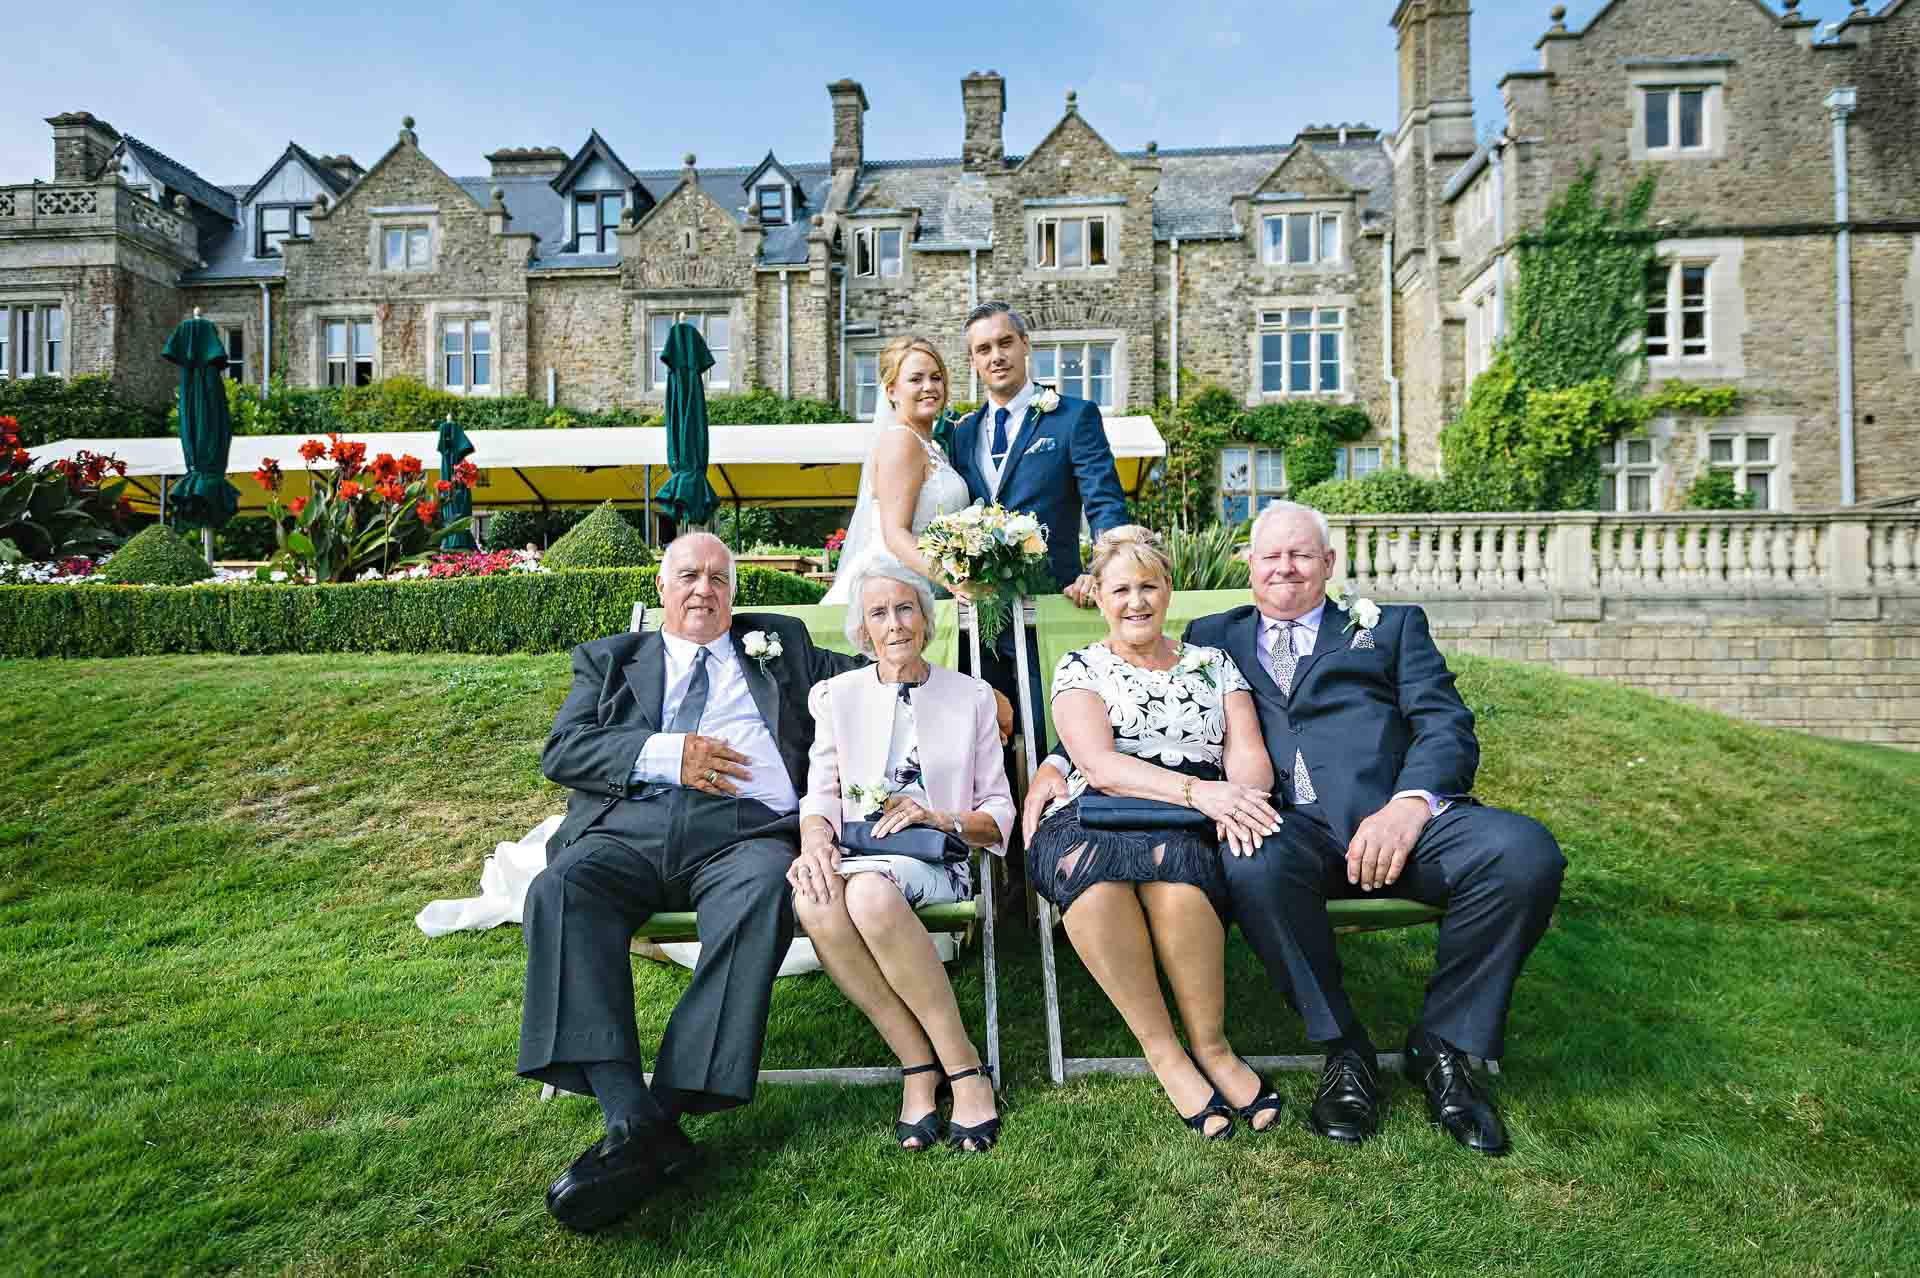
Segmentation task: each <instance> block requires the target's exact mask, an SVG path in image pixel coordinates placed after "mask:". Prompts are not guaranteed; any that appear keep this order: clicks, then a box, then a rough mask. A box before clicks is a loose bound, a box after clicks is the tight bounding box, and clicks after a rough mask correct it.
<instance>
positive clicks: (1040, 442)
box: [954, 302, 1127, 750]
mask: <svg viewBox="0 0 1920 1278" xmlns="http://www.w3.org/2000/svg"><path fill="white" fill-rule="evenodd" d="M965 332H966V340H967V358H968V359H970V360H972V361H973V371H974V372H975V373H977V374H979V376H980V381H981V383H982V384H983V385H984V386H985V387H986V388H987V398H986V402H985V403H983V404H982V405H981V406H980V409H979V411H978V412H974V413H970V414H968V415H967V416H966V417H965V418H964V419H962V420H961V422H960V425H959V427H958V429H957V430H956V431H955V432H954V469H956V470H958V471H959V472H960V474H961V476H962V477H963V478H964V479H965V480H966V481H967V490H968V491H969V492H971V493H972V494H973V496H974V497H975V498H977V499H980V500H982V501H987V502H997V503H998V504H1000V505H1002V506H1004V507H1006V508H1007V509H1008V510H1012V511H1024V512H1025V513H1027V514H1030V515H1033V516H1034V517H1035V518H1036V519H1038V520H1039V521H1040V522H1041V524H1043V525H1044V526H1045V527H1046V530H1047V561H1048V567H1049V568H1050V569H1051V570H1052V573H1053V584H1054V586H1055V587H1056V588H1057V589H1059V590H1060V591H1061V592H1062V593H1064V594H1065V595H1066V596H1067V598H1069V599H1071V600H1073V601H1074V603H1076V604H1078V605H1080V606H1081V607H1083V608H1090V607H1092V606H1093V579H1092V577H1090V576H1088V575H1087V574H1085V573H1083V572H1081V571H1080V512H1081V508H1082V507H1083V506H1084V507H1085V509H1086V516H1087V522H1088V523H1089V524H1091V525H1092V526H1093V535H1094V536H1095V537H1098V536H1099V535H1100V534H1101V533H1103V532H1105V531H1106V530H1107V529H1109V528H1114V527H1117V526H1119V525H1120V524H1124V523H1126V522H1127V499H1126V494H1125V493H1124V492H1123V491H1122V490H1121V488H1120V476H1119V474H1118V473H1116V472H1115V470H1114V468H1113V450H1112V449H1111V448H1109V447H1108V446H1107V429H1106V426H1105V425H1104V424H1103V423H1102V422H1101V420H1100V409H1099V407H1098V406H1097V405H1094V404H1091V403H1089V402H1087V401H1086V400H1084V399H1074V398H1073V397H1071V396H1068V395H1062V394H1060V393H1059V392H1058V391H1056V390H1054V389H1053V388H1052V387H1037V386H1035V385H1034V384H1033V382H1032V381H1031V380H1030V379H1029V378H1028V376H1027V361H1028V359H1029V357H1031V355H1032V354H1033V346H1032V344H1031V343H1030V342H1029V341H1028V340H1027V325H1026V321H1025V320H1023V319H1021V318H1020V312H1018V311H1016V310H1014V309H1013V307H1011V306H1009V305H1007V304H1006V303H1005V302H986V303H983V304H982V305H980V306H976V307H975V308H974V309H973V312H972V313H971V314H969V315H968V316H967V322H966V329H965ZM963 651H964V649H963ZM981 664H982V665H984V666H985V667H986V668H985V669H984V670H981V671H977V672H975V673H977V674H979V675H980V676H981V677H982V678H984V679H985V680H986V681H987V682H988V683H990V684H992V685H993V686H994V688H996V689H998V690H999V691H1000V692H1001V693H1003V694H1005V695H1006V697H1007V698H1008V699H1009V700H1011V701H1013V702H1015V703H1016V704H1018V702H1019V700H1020V694H1019V692H1018V682H1017V679H1016V671H1017V667H1016V666H1015V664H1014V655H1013V627H1011V626H1009V627H1007V628H1006V629H1005V630H1003V631H1001V632H1000V638H999V641H998V642H997V643H996V644H995V645H994V647H993V648H992V649H991V650H989V651H987V652H984V653H982V654H981ZM1039 667H1040V656H1039V648H1038V646H1037V645H1036V644H1035V642H1034V632H1033V630H1032V628H1031V627H1029V628H1028V630H1027V669H1028V672H1029V684H1028V686H1029V688H1030V689H1031V692H1032V696H1033V712H1034V714H1035V715H1036V716H1040V717H1041V718H1042V719H1043V720H1044V709H1045V704H1046V703H1045V692H1044V689H1045V687H1046V683H1047V680H1048V678H1049V677H1050V676H1051V674H1052V672H1051V671H1043V670H1041V669H1040V668H1039ZM1022 726H1023V727H1025V726H1026V725H1022ZM1044 744H1045V743H1044V742H1042V741H1040V740H1039V739H1038V738H1037V737H1036V736H1034V735H1032V734H1029V737H1028V748H1029V749H1035V750H1037V749H1040V748H1042V747H1043V746H1044Z"/></svg>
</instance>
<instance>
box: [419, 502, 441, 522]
mask: <svg viewBox="0 0 1920 1278" xmlns="http://www.w3.org/2000/svg"><path fill="white" fill-rule="evenodd" d="M413 513H414V514H416V515H418V516H420V522H421V523H423V524H430V523H432V522H433V517H434V516H435V515H438V514H439V513H440V503H439V502H437V501H433V500H427V501H423V502H421V503H420V504H419V505H417V506H415V507H414V508H413Z"/></svg>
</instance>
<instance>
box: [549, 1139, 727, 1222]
mask: <svg viewBox="0 0 1920 1278" xmlns="http://www.w3.org/2000/svg"><path fill="white" fill-rule="evenodd" d="M697 1156H698V1151H697V1150H696V1149H695V1148H694V1144H693V1142H692V1141H690V1140H688V1139H687V1138H686V1136H685V1134H684V1133H682V1132H681V1130H680V1125H679V1124H678V1123H676V1122H674V1121H673V1120H672V1119H668V1120H666V1121H665V1122H659V1123H638V1122H632V1121H628V1122H624V1123H615V1124H614V1125H612V1126H611V1127H609V1128H607V1134H606V1135H605V1136H603V1137H601V1138H600V1139H599V1140H597V1141H595V1142H594V1143H593V1144H592V1145H589V1146H588V1147H587V1149H586V1152H584V1153H582V1154H581V1155H580V1157H578V1158H576V1159H574V1160H573V1164H572V1166H570V1167H568V1168H567V1169H566V1170H565V1171H563V1172H561V1173H560V1176H559V1178H558V1179H556V1180H555V1181H554V1182H553V1184H551V1185H549V1186H547V1211H548V1212H550V1213H551V1214H552V1216H553V1218H554V1219H555V1220H557V1221H559V1222H560V1223H561V1224H563V1225H565V1226H566V1227H567V1228H568V1229H576V1230H579V1231H580V1232H581V1233H592V1232H593V1231H594V1230H596V1229H605V1228H606V1227H607V1226H608V1225H611V1224H612V1223H613V1222H614V1221H616V1220H618V1219H620V1218H621V1217H622V1216H624V1215H626V1214H627V1213H628V1212H630V1211H632V1210H633V1209H634V1208H635V1207H638V1206H639V1205H640V1204H641V1203H642V1202H644V1201H645V1200H646V1199H647V1198H649V1197H650V1196H652V1195H653V1194H654V1193H655V1192H657V1191H658V1190H660V1189H661V1188H663V1187H665V1186H666V1185H667V1184H668V1183H669V1182H671V1181H672V1180H673V1179H674V1178H676V1177H677V1176H679V1175H681V1174H683V1173H684V1172H686V1171H687V1170H688V1169H690V1168H691V1167H692V1166H693V1163H694V1161H695V1159H696V1157H697Z"/></svg>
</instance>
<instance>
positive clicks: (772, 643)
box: [741, 630, 781, 674]
mask: <svg viewBox="0 0 1920 1278" xmlns="http://www.w3.org/2000/svg"><path fill="white" fill-rule="evenodd" d="M741 643H742V646H744V647H745V648H746V650H747V655H748V656H749V657H752V658H753V659H754V660H755V661H757V662H759V663H760V673H761V674H766V673H767V663H768V662H769V661H772V660H773V659H774V658H775V657H778V656H779V655H780V652H781V648H780V636H779V635H770V634H768V633H767V632H766V631H764V630H750V631H748V632H747V637H746V638H745V639H744V640H742V641H741Z"/></svg>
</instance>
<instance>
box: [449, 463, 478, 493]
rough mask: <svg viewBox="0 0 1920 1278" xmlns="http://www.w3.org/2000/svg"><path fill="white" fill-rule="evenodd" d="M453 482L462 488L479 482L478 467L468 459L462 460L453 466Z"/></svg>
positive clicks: (470, 486)
mask: <svg viewBox="0 0 1920 1278" xmlns="http://www.w3.org/2000/svg"><path fill="white" fill-rule="evenodd" d="M453 482H454V483H456V484H458V485H460V486H461V487H462V488H472V487H473V486H474V485H475V484H477V483H479V482H480V468H479V467H478V466H476V465H474V464H473V463H472V462H470V461H463V462H461V463H460V464H459V465H458V466H455V467H454V468H453Z"/></svg>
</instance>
